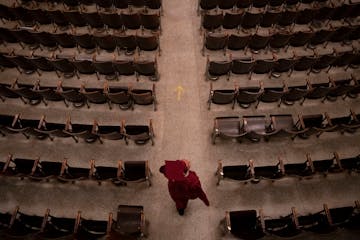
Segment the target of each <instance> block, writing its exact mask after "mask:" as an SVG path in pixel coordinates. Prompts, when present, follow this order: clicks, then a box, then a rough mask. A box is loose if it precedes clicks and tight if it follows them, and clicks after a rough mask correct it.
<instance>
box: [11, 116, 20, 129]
mask: <svg viewBox="0 0 360 240" xmlns="http://www.w3.org/2000/svg"><path fill="white" fill-rule="evenodd" d="M19 119H20V114H19V113H17V114H15V116H14V119H13V122H12V123H11V127H14V126H15V124H16V122H17V121H19Z"/></svg>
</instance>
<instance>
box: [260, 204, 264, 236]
mask: <svg viewBox="0 0 360 240" xmlns="http://www.w3.org/2000/svg"><path fill="white" fill-rule="evenodd" d="M259 217H260V222H261V228H262V230H263V232H264V231H265V218H264V213H263V210H262V208H260V209H259Z"/></svg>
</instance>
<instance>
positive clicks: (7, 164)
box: [2, 153, 13, 173]
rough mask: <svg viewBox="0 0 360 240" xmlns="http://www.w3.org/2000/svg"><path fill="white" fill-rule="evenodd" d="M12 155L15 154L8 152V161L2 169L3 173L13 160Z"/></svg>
mask: <svg viewBox="0 0 360 240" xmlns="http://www.w3.org/2000/svg"><path fill="white" fill-rule="evenodd" d="M12 156H13V155H12V154H11V153H9V154H8V156H7V159H6V163H5V165H4V168H3V169H2V172H3V173H4V172H6V170H7V168H8V167H9V165H10V162H11V161H12Z"/></svg>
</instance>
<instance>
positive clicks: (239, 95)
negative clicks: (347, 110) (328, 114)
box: [207, 77, 360, 110]
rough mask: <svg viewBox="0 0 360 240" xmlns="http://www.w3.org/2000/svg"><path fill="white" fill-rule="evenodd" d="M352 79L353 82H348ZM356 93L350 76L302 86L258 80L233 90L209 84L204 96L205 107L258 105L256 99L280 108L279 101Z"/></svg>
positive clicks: (356, 85) (357, 87)
mask: <svg viewBox="0 0 360 240" xmlns="http://www.w3.org/2000/svg"><path fill="white" fill-rule="evenodd" d="M351 82H353V84H351ZM359 93H360V83H359V81H358V80H356V78H355V77H353V78H352V79H341V80H336V81H335V80H333V79H331V78H330V81H329V82H327V83H311V82H310V81H309V80H307V83H306V85H300V84H299V85H294V86H288V84H287V83H286V82H284V85H283V86H282V87H264V86H263V83H262V82H260V86H259V87H237V86H235V87H234V88H233V89H213V87H212V83H210V93H209V99H208V102H207V103H208V109H209V110H210V107H211V104H212V103H214V104H220V105H225V104H231V105H232V109H234V106H235V103H236V102H237V103H238V104H239V106H240V107H242V108H248V107H250V106H251V105H252V104H255V108H257V107H258V105H259V103H260V102H263V103H277V106H278V107H280V106H281V104H282V103H284V104H285V105H293V104H294V103H295V102H297V101H299V102H300V105H302V104H303V103H304V102H305V100H306V99H321V101H322V102H325V100H329V101H336V100H337V99H338V97H342V99H345V98H346V97H350V98H356V97H357V96H358V95H359Z"/></svg>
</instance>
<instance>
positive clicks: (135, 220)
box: [114, 205, 145, 236]
mask: <svg viewBox="0 0 360 240" xmlns="http://www.w3.org/2000/svg"><path fill="white" fill-rule="evenodd" d="M143 211H144V207H143V206H130V205H119V206H118V212H117V219H116V224H115V226H114V230H115V231H116V232H119V233H120V234H123V235H132V236H134V235H135V236H137V235H141V234H142V233H143V232H142V231H143V227H144V224H145V219H144V214H143Z"/></svg>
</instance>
